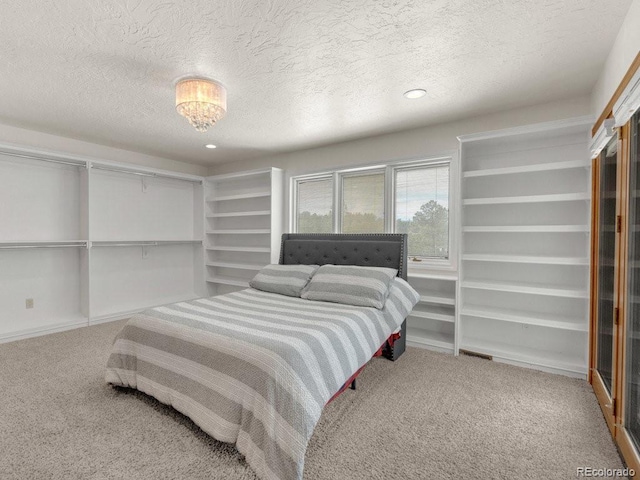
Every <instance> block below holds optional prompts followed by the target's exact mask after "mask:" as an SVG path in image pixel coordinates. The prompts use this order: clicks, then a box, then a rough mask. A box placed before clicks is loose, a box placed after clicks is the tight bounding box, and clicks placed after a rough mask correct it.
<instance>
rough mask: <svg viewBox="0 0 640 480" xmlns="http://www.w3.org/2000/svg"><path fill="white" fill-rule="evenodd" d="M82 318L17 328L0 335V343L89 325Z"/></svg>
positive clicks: (86, 319)
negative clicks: (48, 324)
mask: <svg viewBox="0 0 640 480" xmlns="http://www.w3.org/2000/svg"><path fill="white" fill-rule="evenodd" d="M81 318H82V320H73V321H70V322H62V323H57V324H55V325H51V326H47V327H35V328H28V329H26V330H18V331H17V332H11V333H7V334H5V335H0V343H8V342H15V341H16V340H24V339H27V338H33V337H40V336H42V335H48V334H50V333H58V332H65V331H67V330H73V329H74V328H80V327H86V326H88V325H89V319H88V318H86V317H84V316H83V317H81Z"/></svg>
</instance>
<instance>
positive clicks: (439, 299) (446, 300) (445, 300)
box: [420, 295, 456, 305]
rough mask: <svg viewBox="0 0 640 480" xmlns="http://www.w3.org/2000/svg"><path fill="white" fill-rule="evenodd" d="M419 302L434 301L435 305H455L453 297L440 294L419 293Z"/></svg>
mask: <svg viewBox="0 0 640 480" xmlns="http://www.w3.org/2000/svg"><path fill="white" fill-rule="evenodd" d="M420 303H435V304H437V305H455V304H456V300H455V298H451V297H444V296H440V295H420Z"/></svg>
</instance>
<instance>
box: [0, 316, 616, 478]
mask: <svg viewBox="0 0 640 480" xmlns="http://www.w3.org/2000/svg"><path fill="white" fill-rule="evenodd" d="M122 325H123V322H114V323H109V324H104V325H100V326H96V327H90V328H81V329H77V330H72V331H69V332H64V333H58V334H54V335H48V336H44V337H39V338H34V339H29V340H24V341H20V342H14V343H9V344H4V345H0V392H1V393H0V478H1V479H3V480H8V479H20V480H22V479H38V480H40V479H65V480H69V479H122V478H128V479H180V480H187V479H221V480H222V479H255V475H254V474H253V472H252V471H251V469H250V468H249V467H248V466H247V464H246V463H245V462H244V460H243V458H242V457H241V456H240V455H239V454H238V453H237V452H236V451H235V449H234V448H233V447H232V446H230V445H227V444H223V443H219V442H217V441H215V440H213V439H211V438H210V437H208V436H207V435H205V434H204V433H202V432H201V431H200V430H199V429H198V428H197V427H196V426H195V425H194V424H193V423H191V421H190V420H188V419H187V418H185V417H183V416H182V415H180V414H179V413H177V412H175V411H174V410H173V409H171V408H168V407H165V406H163V405H160V404H158V403H157V402H155V401H154V400H153V399H151V398H149V397H146V396H144V395H142V394H138V393H133V392H130V391H125V390H116V389H114V388H111V387H110V386H108V385H106V384H105V383H104V380H103V376H104V375H103V374H104V365H105V362H106V360H107V357H108V355H109V350H110V346H111V341H112V339H113V337H114V336H115V334H116V333H117V331H118V330H119V329H120V327H121V326H122ZM578 466H590V467H598V468H603V467H611V468H621V467H622V463H621V461H620V458H619V456H618V454H617V452H616V449H615V447H614V445H613V442H612V440H611V437H610V436H609V433H608V431H607V428H606V426H605V422H604V419H603V417H602V415H601V413H600V410H599V407H598V405H597V403H596V400H595V397H594V395H593V393H592V390H591V387H590V386H589V385H588V384H587V383H586V382H584V381H580V380H572V379H569V378H566V377H562V376H557V375H550V374H545V373H541V372H536V371H532V370H526V369H521V368H517V367H512V366H508V365H503V364H498V363H494V362H489V361H486V360H480V359H475V358H469V357H459V358H455V357H453V356H450V355H443V354H438V353H433V352H429V351H426V350H421V349H415V348H413V349H409V350H408V351H407V352H406V353H405V355H404V356H403V357H402V358H401V359H400V360H399V361H398V362H395V363H393V362H390V361H388V360H385V359H375V360H373V361H372V363H371V364H370V365H369V366H368V367H367V368H366V369H365V371H364V372H363V374H362V375H361V377H360V379H359V380H358V390H357V391H355V392H354V391H347V392H346V393H345V394H343V395H342V396H341V397H340V398H339V399H338V400H337V401H335V402H333V403H332V404H330V405H329V406H328V407H327V408H326V409H325V411H324V414H323V416H322V418H321V420H320V423H319V425H318V427H317V429H316V431H315V433H314V436H313V438H312V440H311V443H310V446H309V449H308V452H307V459H306V467H305V479H309V480H320V479H405V478H406V479H437V480H446V479H463V480H464V479H534V480H543V479H544V480H547V479H565V478H566V479H570V478H576V467H578Z"/></svg>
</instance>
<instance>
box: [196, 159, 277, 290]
mask: <svg viewBox="0 0 640 480" xmlns="http://www.w3.org/2000/svg"><path fill="white" fill-rule="evenodd" d="M283 211H284V174H283V171H282V170H280V169H277V168H268V169H262V170H253V171H249V172H241V173H234V174H230V175H218V176H213V177H207V179H206V207H205V220H206V226H205V233H206V242H205V248H206V258H205V262H204V263H205V266H206V269H207V274H206V282H207V285H208V294H209V295H218V294H222V293H227V292H230V291H235V290H238V289H242V288H247V287H248V286H249V280H251V278H253V277H254V276H255V275H256V273H257V272H258V270H260V269H261V268H262V267H263V266H265V265H267V264H269V263H278V255H279V253H280V240H281V236H282V232H283Z"/></svg>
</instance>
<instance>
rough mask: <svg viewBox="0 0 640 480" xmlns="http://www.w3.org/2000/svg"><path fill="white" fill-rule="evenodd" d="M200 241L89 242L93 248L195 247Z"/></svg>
mask: <svg viewBox="0 0 640 480" xmlns="http://www.w3.org/2000/svg"><path fill="white" fill-rule="evenodd" d="M201 243H202V240H186V239H185V240H96V241H92V242H91V246H93V247H136V246H140V247H154V246H160V245H183V244H184V245H188V244H191V245H197V244H201Z"/></svg>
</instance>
